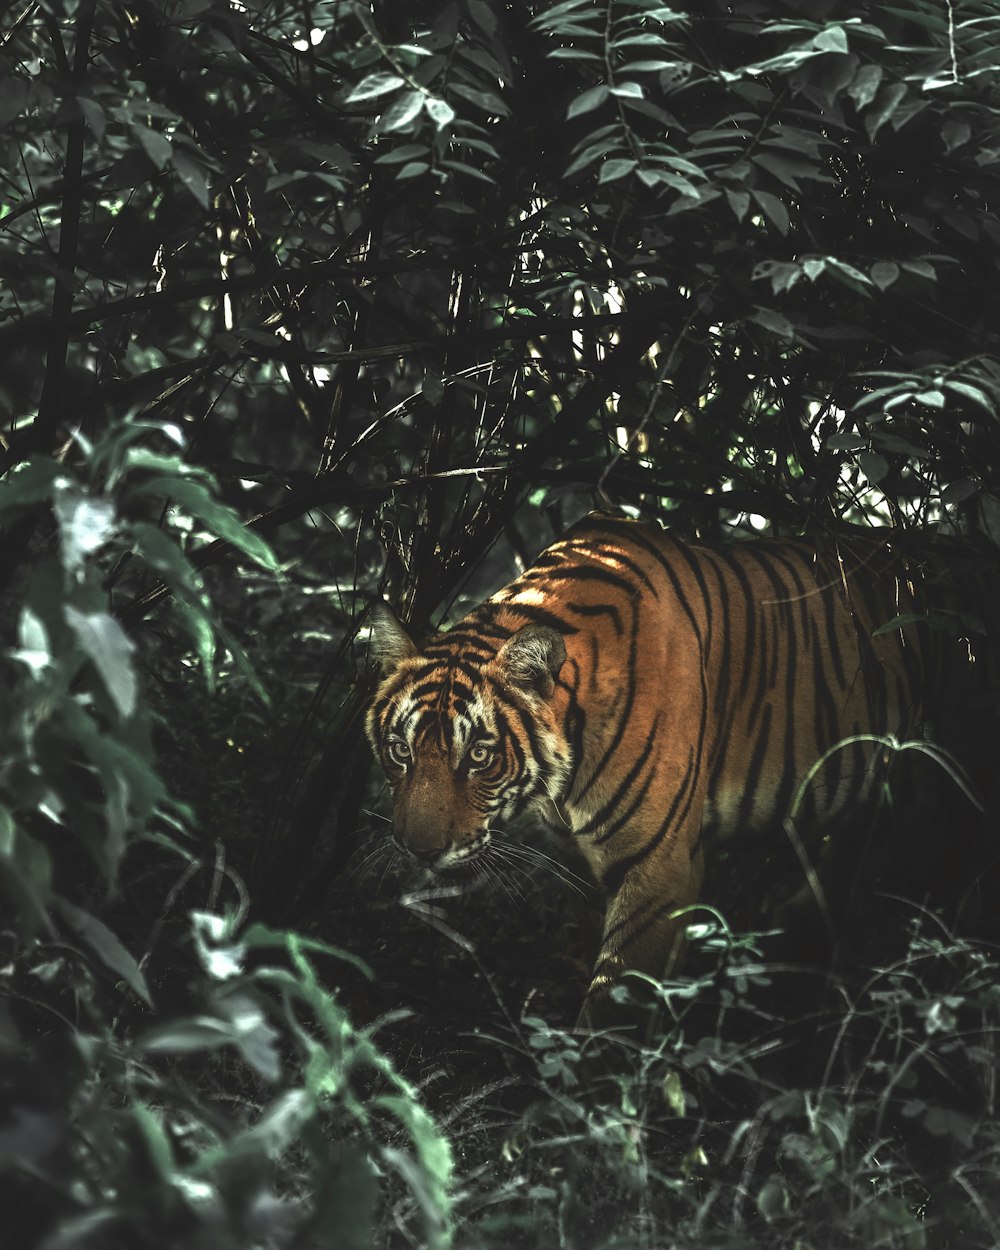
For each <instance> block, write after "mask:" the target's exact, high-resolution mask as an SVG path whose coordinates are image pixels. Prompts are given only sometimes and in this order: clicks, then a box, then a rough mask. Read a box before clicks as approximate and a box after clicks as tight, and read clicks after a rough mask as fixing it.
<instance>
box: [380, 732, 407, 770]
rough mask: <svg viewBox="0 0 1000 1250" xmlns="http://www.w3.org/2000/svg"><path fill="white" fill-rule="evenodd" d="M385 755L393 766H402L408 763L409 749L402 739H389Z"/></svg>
mask: <svg viewBox="0 0 1000 1250" xmlns="http://www.w3.org/2000/svg"><path fill="white" fill-rule="evenodd" d="M386 753H387V754H388V756H389V759H391V760H392V762H393V763H394V764H400V765H404V764H408V763H409V762H410V758H411V753H410V748H409V747H408V746H407V745H406V743H405V742H404V741H403V739H402V738H390V740H389V742H388V744H387V745H386Z"/></svg>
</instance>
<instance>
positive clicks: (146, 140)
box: [130, 122, 174, 170]
mask: <svg viewBox="0 0 1000 1250" xmlns="http://www.w3.org/2000/svg"><path fill="white" fill-rule="evenodd" d="M130 129H131V131H132V133H133V134H134V135H135V137H136V138H137V139H138V140H139V143H140V145H141V147H142V150H143V151H144V152H145V153H146V155H147V156H148V157H149V159H150V160H151V161H152V162H153V165H154V166H155V168H156V169H157V170H161V169H165V168H166V167H167V165H168V164H169V162H170V158H171V157H172V156H173V154H174V146H173V144H172V143H171V142H170V140H169V139H168V138H167V136H166V135H163V134H160V132H159V131H158V130H150V129H149V127H148V126H142V125H140V124H139V123H138V122H133V123H132V125H131V127H130Z"/></svg>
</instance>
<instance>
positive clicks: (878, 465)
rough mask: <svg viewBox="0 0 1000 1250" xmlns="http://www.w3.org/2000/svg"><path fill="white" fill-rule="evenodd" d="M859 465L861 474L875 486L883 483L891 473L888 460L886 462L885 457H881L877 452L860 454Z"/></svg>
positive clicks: (862, 452)
mask: <svg viewBox="0 0 1000 1250" xmlns="http://www.w3.org/2000/svg"><path fill="white" fill-rule="evenodd" d="M858 465H859V467H860V469H861V472H862V473H863V474H864V475H865V477H866V478H867V479H868V481H869V482H870V483H871V484H872V485H873V486H874V485H875V484H876V483H877V482H881V481H882V479H883V478H884V477H885V475H886V474H887V473H888V472H889V462H888V460H886V458H885V456H881V455H879V453H878V452H877V451H861V452H859V453H858Z"/></svg>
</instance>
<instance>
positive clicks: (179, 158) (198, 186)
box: [170, 148, 209, 208]
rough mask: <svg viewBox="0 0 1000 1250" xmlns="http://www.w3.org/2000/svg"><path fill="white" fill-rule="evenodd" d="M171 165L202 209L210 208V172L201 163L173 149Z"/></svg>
mask: <svg viewBox="0 0 1000 1250" xmlns="http://www.w3.org/2000/svg"><path fill="white" fill-rule="evenodd" d="M170 163H171V165H172V166H173V167H174V170H175V171H176V173H177V176H178V178H180V180H181V182H182V183H183V184H184V186H185V187H187V189H188V190H189V191H190V192H191V194H192V195H193V196H194V198H195V199H196V200H197V201H198V203H199V204H200V205H201V207H202V208H208V185H209V184H208V170H207V169H206V168H205V166H204V165H203V164H202V163H201V162H200V161H196V160H194V159H193V158H192V157H190V156H188V154H187V153H186V152H181V151H179V150H178V149H177V148H173V149H171V153H170Z"/></svg>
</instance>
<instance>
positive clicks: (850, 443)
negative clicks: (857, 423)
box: [823, 434, 868, 451]
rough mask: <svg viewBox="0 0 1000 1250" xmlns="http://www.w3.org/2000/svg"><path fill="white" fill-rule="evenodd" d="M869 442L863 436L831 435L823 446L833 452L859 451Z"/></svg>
mask: <svg viewBox="0 0 1000 1250" xmlns="http://www.w3.org/2000/svg"><path fill="white" fill-rule="evenodd" d="M867 442H868V440H867V438H865V437H864V435H862V434H831V435H830V437H829V438H828V439H827V440H826V441H825V443H824V444H823V445H824V446H825V447H829V449H830V450H831V451H857V450H859V448H861V447H864V446H865V445H866V443H867Z"/></svg>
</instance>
